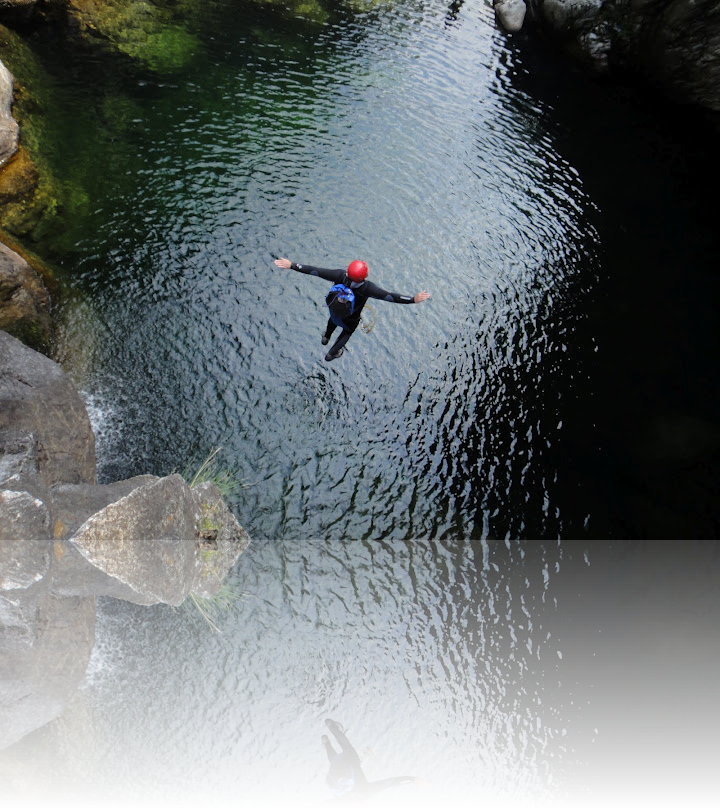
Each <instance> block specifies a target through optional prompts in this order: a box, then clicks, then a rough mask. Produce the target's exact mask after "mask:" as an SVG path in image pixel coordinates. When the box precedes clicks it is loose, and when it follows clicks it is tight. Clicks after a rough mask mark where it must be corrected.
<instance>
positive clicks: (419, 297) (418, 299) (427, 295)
mask: <svg viewBox="0 0 720 810" xmlns="http://www.w3.org/2000/svg"><path fill="white" fill-rule="evenodd" d="M275 264H277V262H275ZM428 298H430V293H429V292H425V290H423V291H422V292H419V293H418V294H417V295H416V296H415V298H413V301H414V302H415V303H416V304H419V303H421V302H422V301H427V300H428Z"/></svg>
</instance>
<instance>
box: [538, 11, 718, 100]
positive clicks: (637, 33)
mask: <svg viewBox="0 0 720 810" xmlns="http://www.w3.org/2000/svg"><path fill="white" fill-rule="evenodd" d="M539 8H540V17H541V19H542V20H543V21H544V23H545V24H546V25H547V26H548V28H549V29H551V30H552V31H553V32H554V33H555V34H556V35H557V37H558V39H559V41H560V42H561V43H562V45H563V47H564V48H565V50H567V51H568V52H569V53H571V54H572V55H574V56H577V57H579V58H580V59H581V60H582V61H584V62H585V63H586V64H588V65H590V66H591V67H592V68H593V69H594V70H595V71H597V72H608V71H609V70H611V69H613V70H616V71H618V70H623V69H625V70H628V69H629V70H631V71H632V72H633V74H634V75H644V77H645V79H646V80H647V82H648V83H649V84H652V85H654V86H655V87H656V88H657V89H659V90H660V91H662V92H664V93H665V94H666V95H667V96H669V97H670V98H672V99H674V100H675V101H679V102H683V103H692V104H696V105H699V106H701V107H703V108H705V109H707V110H709V111H712V112H720V0H629V2H622V3H621V2H616V1H615V0H542V2H541V4H540V6H539Z"/></svg>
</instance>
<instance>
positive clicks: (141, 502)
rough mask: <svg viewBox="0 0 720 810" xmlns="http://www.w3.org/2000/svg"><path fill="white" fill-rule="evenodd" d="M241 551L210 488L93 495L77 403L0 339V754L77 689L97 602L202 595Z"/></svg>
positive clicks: (118, 486)
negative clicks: (98, 599)
mask: <svg viewBox="0 0 720 810" xmlns="http://www.w3.org/2000/svg"><path fill="white" fill-rule="evenodd" d="M249 542H250V538H249V537H248V536H247V534H246V533H245V531H244V530H243V529H242V528H241V526H240V525H239V524H238V523H237V521H236V519H235V517H234V516H233V514H232V513H231V512H230V510H229V509H228V508H227V506H226V504H225V503H224V501H223V499H222V496H221V493H220V491H219V490H218V488H217V487H216V486H215V485H214V484H212V483H204V484H199V485H198V486H196V487H193V488H191V487H189V486H188V485H187V484H186V483H185V481H184V480H183V479H182V478H181V477H180V476H179V475H170V476H167V477H166V478H158V477H156V476H153V475H144V476H137V477H135V478H131V479H128V480H127V481H119V482H116V483H114V484H103V485H96V484H95V456H94V437H93V434H92V430H91V428H90V423H89V419H88V416H87V412H86V410H85V406H84V405H83V403H82V400H81V399H80V397H79V395H78V394H77V392H76V391H75V390H74V388H73V387H72V385H71V384H70V382H69V381H68V379H67V378H66V376H65V375H64V373H63V372H62V370H61V369H60V368H59V367H58V366H57V365H56V364H55V363H53V362H52V361H51V360H49V359H48V358H47V357H44V356H43V355H40V354H38V353H37V352H34V351H33V350H32V349H29V348H28V347H27V346H24V345H23V344H22V343H20V342H19V341H17V340H15V339H14V338H12V337H10V336H9V335H7V334H6V333H5V332H0V749H1V748H3V747H7V746H8V745H11V744H12V743H14V742H16V741H17V740H19V739H20V738H21V737H23V736H24V735H25V734H27V733H29V732H30V731H33V730H35V729H36V728H38V727H39V726H41V725H43V724H44V723H47V722H48V721H49V720H52V719H53V718H54V717H56V716H57V715H58V714H59V713H60V711H61V710H62V709H63V707H64V706H65V705H66V704H67V702H68V701H69V699H70V698H71V696H72V694H73V693H74V692H75V690H76V689H77V687H78V685H79V683H80V681H81V680H82V677H83V674H84V672H85V669H86V667H87V663H88V661H89V658H90V653H91V651H92V647H93V643H94V628H95V600H96V597H97V596H99V595H103V596H112V597H115V598H119V599H126V600H128V601H131V602H135V603H137V604H141V605H150V604H155V603H158V602H164V603H166V604H171V605H179V604H181V603H182V602H183V601H184V600H185V599H186V598H187V597H188V595H189V594H191V593H192V594H196V595H198V596H201V597H212V596H214V595H215V594H217V593H218V591H219V590H220V587H221V586H222V583H223V581H224V579H225V577H226V576H227V572H228V570H229V569H230V568H231V567H232V566H233V565H234V563H235V561H236V560H237V558H238V556H239V555H240V554H241V552H242V551H243V550H244V549H245V548H246V546H247V545H248V543H249Z"/></svg>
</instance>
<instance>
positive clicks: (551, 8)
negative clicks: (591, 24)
mask: <svg viewBox="0 0 720 810" xmlns="http://www.w3.org/2000/svg"><path fill="white" fill-rule="evenodd" d="M603 2H604V0H543V3H542V13H543V16H544V17H545V19H546V20H547V21H548V22H549V23H550V25H552V26H553V28H555V29H557V30H562V29H563V28H565V27H567V26H569V25H570V24H572V23H577V22H581V21H586V20H592V19H594V18H595V17H597V15H598V12H599V11H600V9H601V8H602V6H603Z"/></svg>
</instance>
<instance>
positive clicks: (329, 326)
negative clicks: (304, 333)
mask: <svg viewBox="0 0 720 810" xmlns="http://www.w3.org/2000/svg"><path fill="white" fill-rule="evenodd" d="M334 331H335V324H334V323H333V320H332V318H329V319H328V322H327V326H326V327H325V337H326V338H327V339H328V340H330V337H331V335H332V333H333V332H334Z"/></svg>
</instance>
